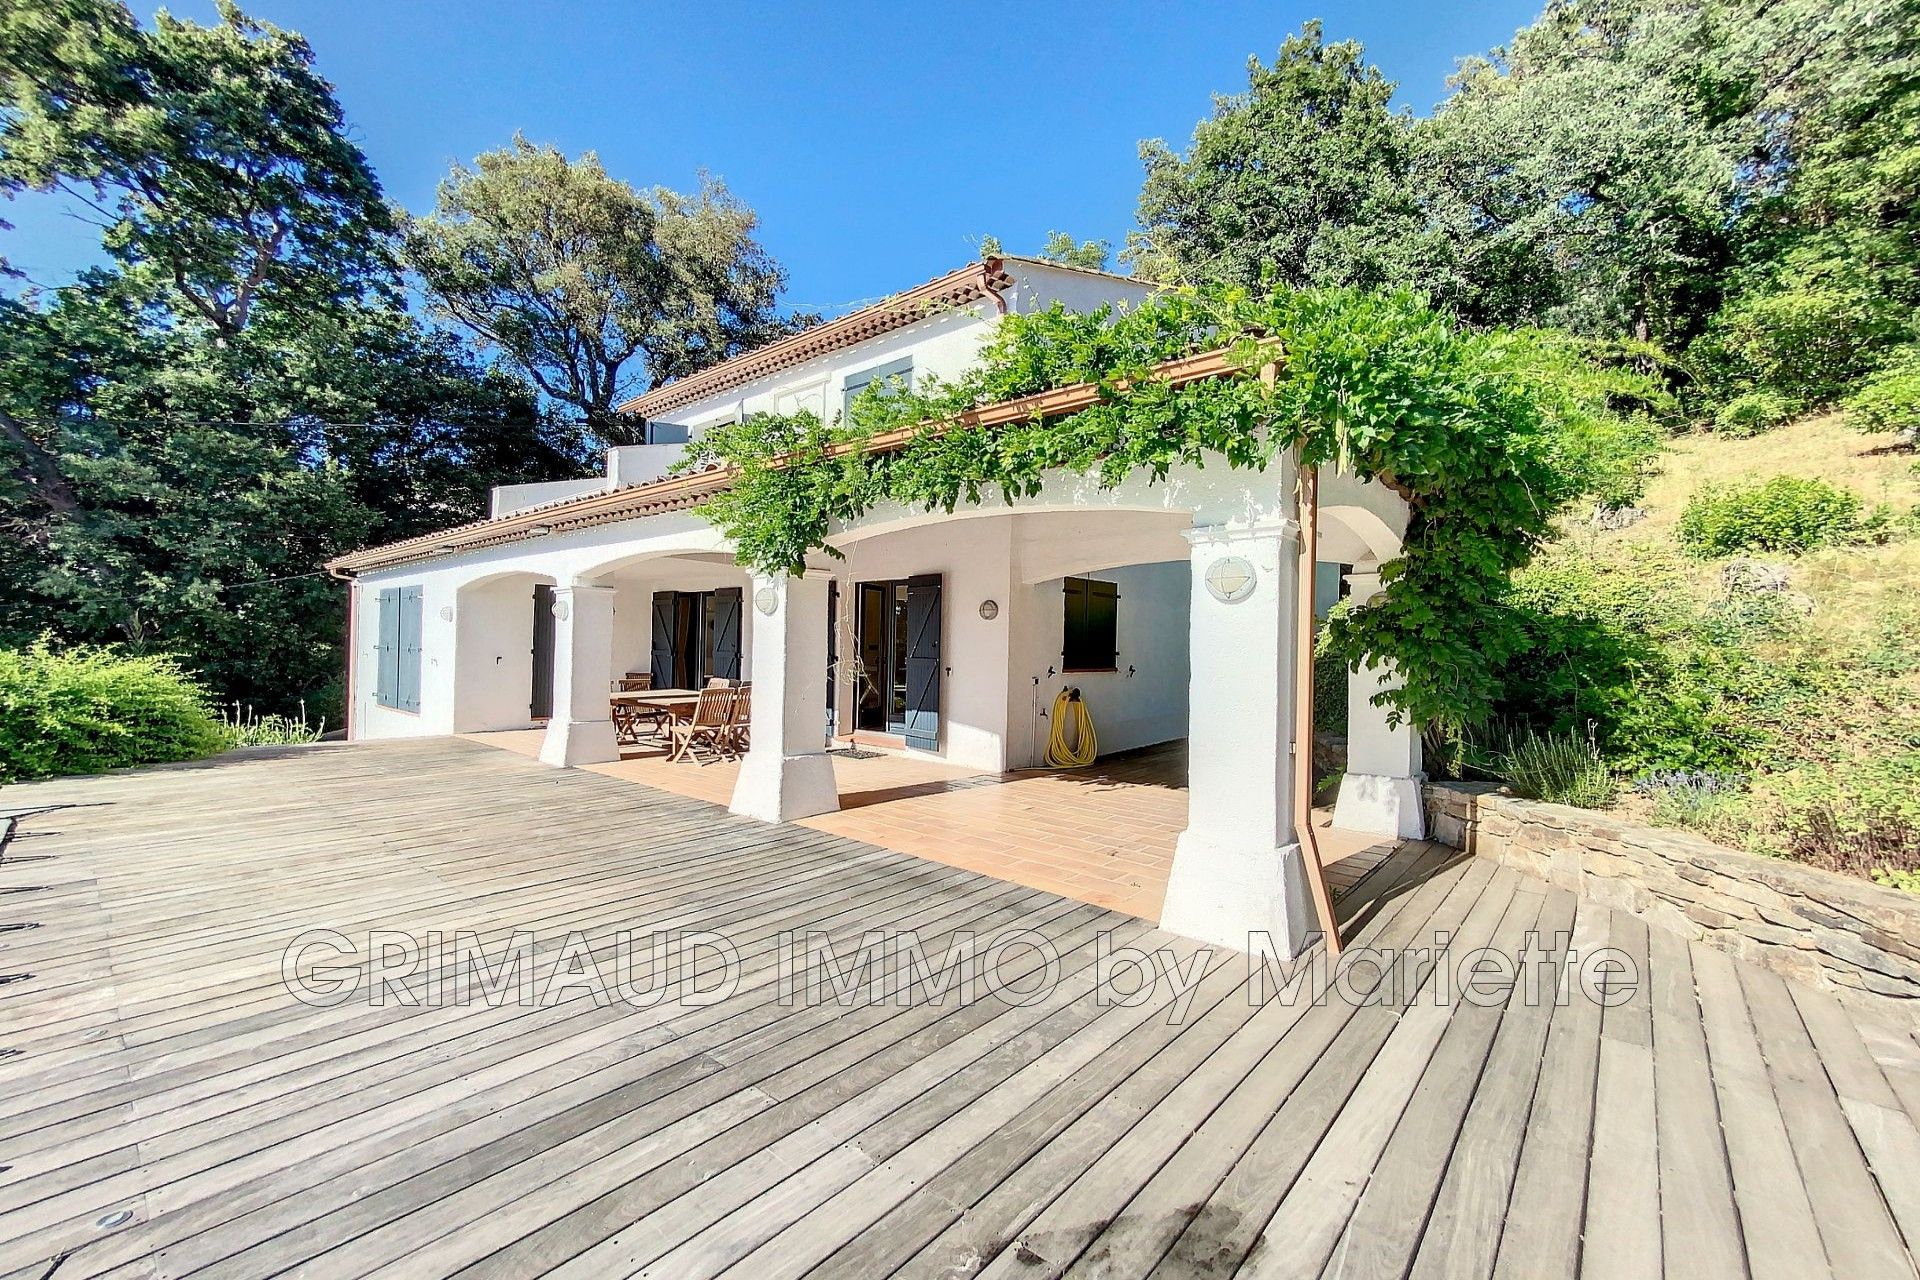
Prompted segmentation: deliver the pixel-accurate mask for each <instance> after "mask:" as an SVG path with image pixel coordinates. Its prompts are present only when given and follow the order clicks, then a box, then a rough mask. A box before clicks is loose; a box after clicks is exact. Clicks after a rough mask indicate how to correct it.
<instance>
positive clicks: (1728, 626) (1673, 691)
mask: <svg viewBox="0 0 1920 1280" xmlns="http://www.w3.org/2000/svg"><path fill="white" fill-rule="evenodd" d="M1507 607H1508V608H1509V609H1510V610H1511V611H1512V614H1513V616H1514V617H1515V618H1517V619H1518V620H1519V623H1520V629H1521V631H1522V633H1523V635H1524V637H1525V641H1526V643H1525V644H1524V645H1523V646H1522V647H1521V648H1520V649H1519V650H1518V651H1516V652H1514V653H1512V654H1510V655H1508V656H1507V657H1506V658H1505V659H1504V661H1503V662H1502V664H1501V666H1500V670H1499V679H1500V683H1501V691H1500V696H1499V698H1498V700H1497V702H1496V710H1497V713H1498V714H1499V716H1501V717H1503V718H1504V719H1505V720H1506V721H1507V722H1508V723H1510V724H1516V725H1524V726H1527V727H1530V728H1534V729H1540V730H1552V731H1557V732H1561V733H1573V732H1581V733H1584V732H1585V731H1586V730H1587V728H1588V726H1591V728H1592V732H1593V736H1594V739H1595V741H1596V742H1597V743H1598V744H1599V747H1600V750H1601V752H1602V754H1603V755H1604V756H1605V757H1606V759H1607V760H1608V761H1609V762H1610V763H1611V764H1612V765H1613V766H1614V767H1615V768H1617V769H1618V770H1619V771H1620V772H1622V773H1625V774H1627V775H1629V776H1634V775H1638V774H1641V773H1645V772H1647V771H1650V770H1671V769H1710V770H1718V771H1743V770H1750V769H1752V768H1754V767H1755V766H1756V765H1757V764H1759V763H1760V762H1761V760H1762V759H1763V758H1764V757H1765V755H1766V753H1767V751H1768V750H1769V749H1770V748H1771V745H1772V735H1771V731H1770V730H1769V728H1768V725H1769V724H1770V723H1772V722H1773V721H1775V720H1776V719H1778V709H1779V708H1782V707H1784V706H1785V705H1786V704H1787V702H1788V701H1789V699H1790V698H1791V696H1792V695H1793V693H1794V692H1795V687H1794V683H1793V678H1792V676H1791V673H1789V672H1786V671H1783V670H1781V669H1780V668H1778V667H1775V666H1773V665H1772V664H1770V663H1768V662H1766V661H1764V660H1763V659H1762V658H1761V657H1760V654H1759V651H1758V650H1759V646H1761V645H1762V644H1764V643H1766V642H1768V641H1771V640H1773V639H1776V638H1778V637H1781V636H1783V635H1785V634H1787V633H1789V632H1790V631H1791V630H1792V629H1793V628H1795V627H1797V626H1799V625H1800V621H1799V619H1798V618H1796V617H1794V616H1792V615H1790V614H1788V613H1787V612H1786V610H1785V609H1783V608H1782V607H1781V606H1780V605H1779V603H1778V602H1777V601H1774V600H1773V599H1771V598H1766V597H1759V598H1740V599H1736V600H1732V601H1728V602H1725V603H1723V604H1718V605H1712V606H1702V605H1700V604H1699V603H1697V602H1696V600H1695V598H1694V595H1693V591H1692V588H1691V586H1690V584H1689V582H1688V580H1687V575H1686V573H1685V571H1684V566H1683V564H1682V562H1681V561H1680V560H1679V558H1678V557H1677V556H1674V555H1670V554H1669V555H1666V556H1662V555H1661V554H1659V553H1658V552H1657V551H1656V550H1654V549H1653V548H1651V547H1646V546H1633V547H1627V546H1615V547H1602V548H1596V549H1593V550H1592V551H1583V550H1581V549H1577V548H1573V547H1560V548H1556V549H1554V550H1552V551H1550V552H1548V553H1547V554H1545V555H1542V556H1541V557H1540V558H1539V559H1537V560H1536V561H1535V562H1534V563H1533V564H1531V565H1529V566H1528V567H1527V568H1526V569H1523V570H1522V571H1521V572H1519V573H1518V574H1516V575H1514V582H1513V587H1512V590H1511V591H1510V593H1509V595H1508V598H1507Z"/></svg>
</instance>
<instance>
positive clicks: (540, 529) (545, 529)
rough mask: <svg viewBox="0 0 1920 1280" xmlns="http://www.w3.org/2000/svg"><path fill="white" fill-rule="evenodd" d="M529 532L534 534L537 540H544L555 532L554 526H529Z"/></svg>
mask: <svg viewBox="0 0 1920 1280" xmlns="http://www.w3.org/2000/svg"><path fill="white" fill-rule="evenodd" d="M527 532H528V533H530V534H532V535H533V536H534V537H536V538H544V537H546V536H547V535H548V534H550V533H552V532H553V526H552V525H550V524H536V525H529V526H528V528H527Z"/></svg>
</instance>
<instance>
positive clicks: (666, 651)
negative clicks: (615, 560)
mask: <svg viewBox="0 0 1920 1280" xmlns="http://www.w3.org/2000/svg"><path fill="white" fill-rule="evenodd" d="M679 599H680V593H679V592H677V591H656V592H654V593H653V661H652V668H653V687H654V688H656V689H671V688H673V669H674V667H675V666H676V665H677V663H676V662H675V658H676V657H677V656H678V654H677V652H676V646H675V644H674V634H673V628H674V623H675V620H676V619H677V617H678V615H679Z"/></svg>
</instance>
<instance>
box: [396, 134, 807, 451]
mask: <svg viewBox="0 0 1920 1280" xmlns="http://www.w3.org/2000/svg"><path fill="white" fill-rule="evenodd" d="M758 223H759V218H758V216H757V215H756V214H755V213H754V212H753V210H751V209H749V208H747V206H746V205H744V204H742V203H741V202H740V201H739V200H737V199H735V198H734V197H733V195H732V194H731V193H729V192H728V191H727V189H726V187H725V186H724V185H723V184H722V183H720V182H719V181H718V180H715V179H707V180H706V181H705V182H704V183H703V185H702V187H701V190H700V191H699V193H698V194H696V195H682V194H679V193H677V192H673V191H669V190H667V189H666V188H664V187H656V188H654V189H653V190H652V191H650V192H641V191H637V190H635V189H634V188H633V187H632V186H630V185H628V184H627V183H625V182H621V181H619V180H618V179H615V178H613V177H611V176H609V175H608V173H607V171H606V170H605V169H604V168H602V167H601V164H600V161H599V159H598V157H596V156H594V155H593V154H592V153H591V152H589V153H588V154H586V155H584V156H582V157H580V159H578V160H568V159H567V158H566V156H564V155H562V154H561V153H560V152H559V151H558V150H556V149H554V148H552V147H543V146H536V145H535V144H533V143H530V142H528V141H527V140H526V139H525V138H520V137H516V138H515V139H514V140H513V143H512V145H511V146H508V147H504V148H502V149H500V150H498V151H489V152H487V153H485V154H483V155H481V156H480V157H479V158H478V159H477V160H476V161H475V162H474V167H473V168H471V169H469V168H466V167H464V166H456V167H455V168H454V170H453V173H452V174H451V175H450V176H449V177H448V178H447V179H446V180H445V181H444V182H442V183H441V185H440V193H439V200H438V203H437V205H436V207H435V209H434V211H433V212H432V213H431V214H428V215H426V216H424V217H417V218H408V219H406V222H405V244H406V258H407V262H408V264H409V265H410V266H411V267H412V268H413V269H414V270H415V271H417V272H418V273H419V275H420V278H421V280H422V281H423V283H424V284H425V286H426V289H427V292H428V294H429V296H430V297H431V299H432V302H433V306H434V308H435V310H436V311H437V312H438V313H439V314H440V315H442V316H444V317H446V318H448V319H450V320H452V321H454V322H456V323H458V324H460V325H463V326H465V327H466V328H467V329H469V330H471V331H472V332H473V333H474V334H475V335H477V336H478V337H479V338H480V339H481V340H482V341H484V342H485V343H487V344H488V345H489V346H490V347H492V348H493V349H494V350H495V351H497V352H498V353H499V354H500V355H501V356H502V357H503V358H504V359H505V360H506V361H507V362H508V363H509V364H511V365H512V366H513V367H514V368H515V369H518V370H520V371H521V372H523V373H524V374H525V375H526V376H527V377H529V378H531V379H532V380H533V381H534V383H535V384H536V385H538V386H539V388H540V390H541V391H543V392H544V393H546V394H547V395H548V396H551V397H552V398H553V399H555V400H556V401H559V402H560V403H562V404H565V405H569V406H571V407H573V408H575V409H577V410H579V411H580V412H581V413H583V414H584V415H585V416H586V419H587V422H588V425H589V427H590V429H591V430H592V431H594V432H595V433H596V434H597V435H598V436H600V437H601V438H602V439H603V440H605V441H606V442H608V443H613V444H621V443H628V442H630V439H631V435H630V433H631V431H632V429H633V428H632V424H631V423H628V422H624V421H622V420H621V419H620V417H619V416H618V415H617V414H616V413H615V409H616V407H617V406H618V405H619V404H620V403H621V402H622V401H623V400H626V399H628V398H629V397H631V396H633V395H636V394H638V393H639V392H641V391H644V390H645V389H646V388H647V387H649V386H652V385H655V384H657V383H659V382H662V381H664V380H666V379H669V378H677V377H684V376H685V375H687V374H689V373H694V372H697V371H698V370H700V369H703V368H706V367H707V366H709V365H712V364H717V363H719V362H720V361H722V360H725V359H727V358H729V357H731V356H734V355H737V354H739V353H740V352H742V351H745V350H747V349H749V348H751V347H755V346H758V345H761V344H762V343H765V342H767V341H769V340H770V339H772V338H774V337H777V336H779V335H781V334H783V333H786V332H790V331H791V329H792V328H793V326H794V324H795V323H796V322H793V321H787V320H783V319H781V318H780V317H779V316H777V315H776V314H775V312H774V302H775V299H776V298H777V297H778V295H779V292H780V290H781V288H782V287H784V285H785V283H786V274H785V272H784V271H782V270H781V268H780V266H779V265H778V264H777V263H776V262H774V260H773V259H772V257H770V256H769V255H768V253H767V252H766V250H765V249H764V248H762V247H761V245H760V243H759V242H758V241H757V240H755V239H754V238H753V232H754V230H755V228H756V227H757V225H758ZM798 323H805V321H804V320H803V321H800V322H798Z"/></svg>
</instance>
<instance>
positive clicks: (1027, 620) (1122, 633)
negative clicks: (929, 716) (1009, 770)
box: [1009, 560, 1192, 766]
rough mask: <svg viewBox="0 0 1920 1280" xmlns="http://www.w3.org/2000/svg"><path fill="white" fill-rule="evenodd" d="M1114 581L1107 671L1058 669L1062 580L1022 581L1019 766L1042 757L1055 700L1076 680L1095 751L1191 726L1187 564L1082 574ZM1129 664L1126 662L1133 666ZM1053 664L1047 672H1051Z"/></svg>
mask: <svg viewBox="0 0 1920 1280" xmlns="http://www.w3.org/2000/svg"><path fill="white" fill-rule="evenodd" d="M1085 576H1088V577H1092V578H1097V579H1099V580H1101V581H1104V582H1112V583H1115V584H1117V585H1118V587H1119V593H1120V600H1119V605H1118V608H1117V610H1116V614H1115V620H1114V622H1115V626H1114V630H1115V633H1116V643H1117V647H1118V649H1119V656H1118V658H1117V659H1116V660H1115V667H1116V669H1115V670H1113V671H1076V672H1071V673H1069V672H1066V671H1063V670H1061V667H1060V663H1061V645H1062V644H1063V643H1064V640H1065V627H1066V594H1065V583H1064V579H1061V578H1050V579H1047V580H1046V581H1044V582H1038V583H1035V584H1034V585H1032V586H1030V587H1026V588H1024V589H1023V590H1024V593H1025V594H1024V598H1023V599H1022V601H1021V603H1020V608H1019V617H1020V619H1021V623H1020V626H1019V627H1018V629H1017V631H1016V634H1015V653H1014V657H1013V662H1012V667H1013V677H1014V683H1013V686H1012V688H1011V689H1010V690H1009V692H1010V694H1011V695H1012V696H1013V703H1014V710H1013V712H1012V715H1013V722H1012V725H1011V731H1012V742H1011V749H1012V754H1013V761H1014V764H1015V765H1017V766H1025V765H1038V764H1040V763H1042V762H1043V759H1044V756H1045V752H1046V746H1047V735H1048V734H1049V732H1051V721H1050V720H1049V719H1048V718H1047V716H1048V715H1049V714H1050V713H1051V712H1052V710H1053V703H1054V699H1055V698H1056V697H1057V696H1058V695H1059V693H1060V691H1061V690H1062V689H1065V688H1068V687H1075V688H1078V689H1079V690H1080V693H1081V696H1082V697H1083V698H1084V699H1085V700H1086V704H1087V711H1088V714H1090V715H1091V716H1092V717H1093V726H1094V731H1095V732H1096V733H1097V734H1098V735H1099V738H1100V754H1102V755H1109V754H1111V753H1113V752H1116V751H1128V750H1131V749H1133V748H1135V747H1145V746H1151V745H1152V744H1154V743H1156V742H1168V741H1171V740H1173V739H1175V738H1184V737H1186V735H1187V612H1188V606H1189V596H1190V594H1191V585H1190V584H1191V578H1192V575H1191V572H1190V570H1189V569H1188V567H1187V563H1186V561H1184V560H1182V561H1180V562H1179V563H1176V564H1145V565H1128V566H1125V567H1121V568H1116V569H1103V570H1100V571H1099V572H1096V573H1091V574H1088V575H1085ZM1129 668H1131V671H1130V670H1129ZM1050 671H1051V674H1049V672H1050Z"/></svg>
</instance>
